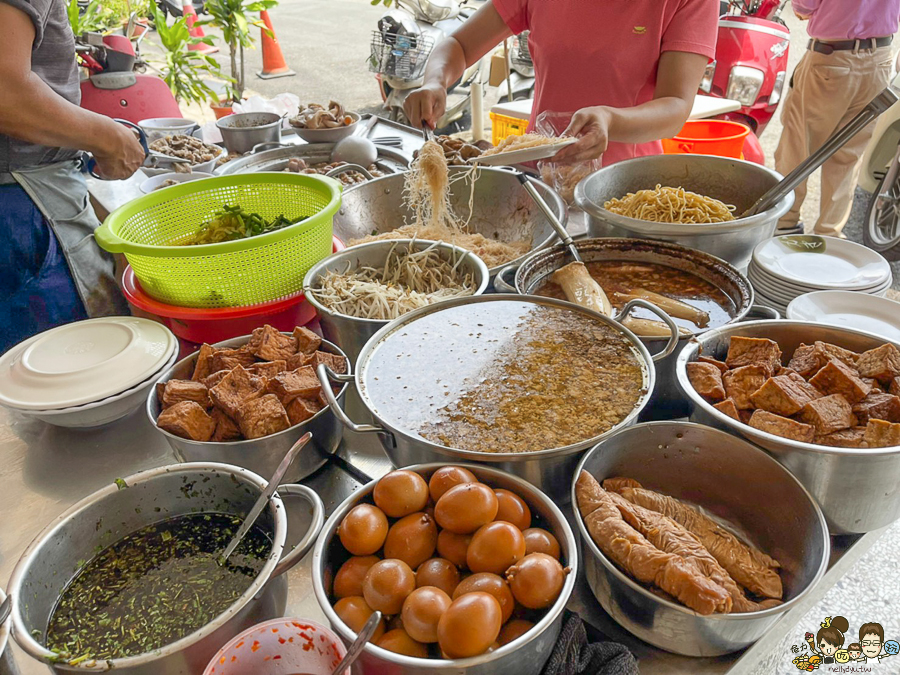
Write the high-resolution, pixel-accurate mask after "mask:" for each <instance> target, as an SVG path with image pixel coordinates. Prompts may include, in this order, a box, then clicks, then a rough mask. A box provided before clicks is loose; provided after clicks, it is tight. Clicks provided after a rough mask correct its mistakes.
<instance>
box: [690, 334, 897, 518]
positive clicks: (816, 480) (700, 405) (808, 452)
mask: <svg viewBox="0 0 900 675" xmlns="http://www.w3.org/2000/svg"><path fill="white" fill-rule="evenodd" d="M734 336H743V337H755V338H769V339H770V340H774V341H775V342H777V343H778V345H779V346H780V347H781V351H782V353H783V354H784V356H785V357H788V356H789V355H791V354H793V352H794V350H795V349H796V348H797V347H799V346H800V344H801V343H805V344H812V343H813V342H815V341H816V340H821V341H822V342H830V343H832V344H836V345H838V346H840V347H844V348H846V349H851V350H853V351H857V352H863V351H866V350H868V349H872V348H874V347H878V346H880V345H883V344H884V343H885V342H889V340H885V339H884V338H881V337H875V336H873V335H869V334H868V333H863V332H862V331H856V330H852V329H850V328H838V327H836V326H823V325H819V324H814V323H804V322H802V321H752V322H748V323H742V324H737V325H734V326H726V327H724V328H718V329H716V330H712V331H709V332H708V333H706V334H705V335H701V336H700V337H699V338H698V339H697V341H696V342H692V343H691V344H689V345H688V346H687V347H686V348H685V349H684V350H683V351H682V352H681V354H680V355H679V357H678V362H677V365H676V376H677V378H678V386H679V387H680V388H681V390H682V391H683V392H684V393H685V395H686V396H687V397H688V399H689V400H690V402H691V404H692V407H693V413H692V414H691V419H693V420H696V421H698V422H703V423H705V424H710V425H712V426H715V427H719V428H721V429H725V430H726V431H730V432H731V433H733V434H739V435H741V436H744V437H745V438H747V439H749V440H750V441H752V442H754V443H756V444H757V445H759V446H760V447H762V448H765V449H766V450H768V451H769V452H770V453H772V454H773V455H774V456H775V458H776V459H777V460H778V461H779V462H781V463H782V464H784V466H786V467H787V468H788V469H789V470H790V471H791V473H793V474H794V475H795V476H796V477H797V479H798V480H799V481H800V482H801V483H803V485H804V486H806V488H807V489H808V490H809V491H810V492H811V493H812V495H813V497H815V499H816V501H817V502H818V504H819V506H821V507H822V511H823V512H824V513H825V519H826V520H827V521H828V527H829V529H830V530H831V532H832V533H833V534H850V533H861V532H869V531H871V530H877V529H878V528H881V527H884V526H886V525H889V524H890V523H892V522H894V521H895V520H897V518H900V447H894V448H830V447H826V446H824V445H814V444H812V443H801V442H799V441H792V440H789V439H787V438H782V437H780V436H775V435H773V434H769V433H766V432H764V431H759V430H757V429H754V428H753V427H751V426H749V425H747V424H743V423H741V422H738V421H737V420H734V419H732V418H731V417H729V416H728V415H725V414H723V413H721V412H719V411H718V410H716V409H715V408H713V407H712V405H710V404H709V403H708V402H707V401H706V400H704V399H703V397H702V396H700V395H699V394H697V392H696V391H694V388H693V387H692V386H691V384H690V381H689V380H688V377H687V364H688V363H690V362H691V361H694V360H696V358H697V356H698V355H699V354H700V353H701V350H702V353H703V354H705V355H707V356H712V357H714V358H724V356H725V354H726V353H727V352H728V342H729V340H730V339H731V338H732V337H734ZM895 344H896V343H895Z"/></svg>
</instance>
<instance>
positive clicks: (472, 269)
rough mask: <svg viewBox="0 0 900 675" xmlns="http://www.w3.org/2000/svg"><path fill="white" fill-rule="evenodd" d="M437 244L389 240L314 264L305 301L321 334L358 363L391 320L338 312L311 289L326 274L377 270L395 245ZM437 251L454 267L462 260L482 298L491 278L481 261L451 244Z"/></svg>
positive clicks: (404, 247) (306, 283)
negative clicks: (358, 316)
mask: <svg viewBox="0 0 900 675" xmlns="http://www.w3.org/2000/svg"><path fill="white" fill-rule="evenodd" d="M434 243H435V242H433V241H426V240H424V239H417V240H415V241H414V240H411V239H392V240H390V241H373V242H369V243H368V244H360V245H359V246H353V247H352V248H349V249H345V250H343V251H340V252H339V253H335V254H334V255H332V256H329V257H328V258H325V259H324V260H322V261H320V262H318V263H316V264H315V265H313V266H312V267H311V268H310V269H309V271H308V272H307V273H306V277H305V278H304V279H303V290H304V292H305V293H306V300H307V301H308V302H309V304H311V305H312V306H313V307H315V308H316V311H317V312H318V313H319V323H320V324H321V326H322V334H323V335H324V336H325V337H326V338H327V339H328V340H331V341H332V342H334V343H335V344H336V345H338V346H339V347H340V348H341V349H343V350H344V352H345V353H346V354H347V356H348V357H349V358H350V362H351V363H356V358H357V357H358V356H359V352H360V351H361V350H362V348H363V346H364V345H365V344H366V342H368V341H369V338H370V337H372V336H373V335H375V333H377V332H378V331H379V330H381V329H382V328H383V327H384V326H386V325H387V324H389V323H390V321H382V320H379V319H359V318H356V317H354V316H347V315H346V314H340V313H338V312H335V311H334V310H331V309H329V308H328V307H325V306H324V305H323V304H322V303H321V302H319V300H318V299H317V298H316V294H315V292H313V291H312V290H311V289H312V288H314V287H316V286H317V285H318V282H319V278H320V277H321V276H322V275H323V274H325V273H326V272H347V271H348V270H356V269H359V268H360V267H374V268H376V269H377V268H381V267H384V264H385V261H386V260H387V257H388V253H390V251H391V249H392V248H393V247H395V246H398V247H401V248H399V249H398V250H401V251H405V250H409V248H410V247H411V248H412V250H415V251H422V250H424V249H426V248H428V247H429V246H431V245H432V244H434ZM437 251H438V252H439V254H440V256H441V257H442V258H443V259H444V260H447V261H449V262H450V263H451V264H455V263H456V262H457V261H460V260H461V262H459V265H460V269H461V270H462V273H463V274H471V275H472V276H473V278H474V280H475V288H476V290H475V292H474V293H473V295H481V294H482V293H484V292H485V290H486V289H487V287H488V284H489V283H490V281H491V277H490V275H489V274H488V268H487V265H485V264H484V262H483V261H482V260H481V258H479V257H478V256H476V255H475V254H474V253H472V252H470V251H466V250H465V249H462V248H459V247H458V246H453V245H452V244H445V243H440V244H439V245H438V248H437Z"/></svg>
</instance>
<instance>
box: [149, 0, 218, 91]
mask: <svg viewBox="0 0 900 675" xmlns="http://www.w3.org/2000/svg"><path fill="white" fill-rule="evenodd" d="M151 11H152V13H153V20H154V22H155V23H156V32H157V35H158V38H159V41H160V43H161V45H162V47H163V49H164V50H165V57H166V60H165V62H164V64H163V66H162V73H163V79H164V80H165V81H166V84H167V85H169V89H170V90H171V91H172V95H173V96H174V97H175V100H177V101H179V102H184V103H205V102H207V101H212V102H215V101H218V100H219V95H218V94H217V93H216V92H215V91H214V90H213V88H212V87H210V86H209V84H207V82H206V80H205V79H204V76H208V77H212V78H216V79H223V80H225V81H226V82H227V83H228V84H227V85H226V89H228V90H230V85H231V82H230V80H229V78H228V77H227V76H226V75H225V74H224V73H223V72H222V70H221V68H220V67H219V64H218V63H217V62H216V60H215V59H214V58H212V57H211V56H208V55H206V54H202V53H201V52H198V51H191V50H190V49H188V48H189V47H190V46H191V45H196V44H201V43H202V44H207V45H211V44H212V42H213V39H212V37H209V36H207V37H204V38H195V37H191V34H190V31H189V29H188V25H187V21H186V20H185V18H184V17H181V18H179V19H176V20H175V22H174V23H173V24H172V25H171V26H169V25H167V24H166V18H165V17H164V16H163V14H162V12H161V11H160V10H159V8H158V7H156V5H155V4H154V5H151Z"/></svg>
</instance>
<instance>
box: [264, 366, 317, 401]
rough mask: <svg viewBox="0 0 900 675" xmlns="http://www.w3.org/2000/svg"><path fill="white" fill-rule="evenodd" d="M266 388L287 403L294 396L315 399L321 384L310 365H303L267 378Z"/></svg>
mask: <svg viewBox="0 0 900 675" xmlns="http://www.w3.org/2000/svg"><path fill="white" fill-rule="evenodd" d="M267 388H268V391H269V393H270V394H275V395H276V396H277V397H278V398H279V399H281V401H282V403H284V404H285V405H287V404H288V403H290V402H291V401H293V400H294V399H295V398H306V399H310V400H315V398H316V396H318V395H319V390H320V389H321V388H322V385H321V384H320V383H319V378H318V377H317V376H316V372H315V371H314V370H313V369H312V366H303V367H302V368H298V369H297V370H292V371H290V372H287V373H281V374H280V375H277V376H275V377H274V378H272V379H271V380H269V384H268V387H267Z"/></svg>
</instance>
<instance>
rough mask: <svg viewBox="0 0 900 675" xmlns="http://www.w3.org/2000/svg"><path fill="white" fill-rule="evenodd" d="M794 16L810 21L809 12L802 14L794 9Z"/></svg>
mask: <svg viewBox="0 0 900 675" xmlns="http://www.w3.org/2000/svg"><path fill="white" fill-rule="evenodd" d="M794 16H796V17H797V18H798V19H800V20H801V21H809V14H801V13H800V12H797V11H794Z"/></svg>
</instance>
